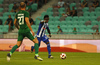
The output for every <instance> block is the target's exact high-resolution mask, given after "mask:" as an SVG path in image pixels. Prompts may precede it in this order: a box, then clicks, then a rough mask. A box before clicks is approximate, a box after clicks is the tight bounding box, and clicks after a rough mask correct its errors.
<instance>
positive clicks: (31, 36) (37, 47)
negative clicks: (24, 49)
mask: <svg viewBox="0 0 100 65" xmlns="http://www.w3.org/2000/svg"><path fill="white" fill-rule="evenodd" d="M26 36H27V37H28V38H29V39H30V40H32V41H33V42H34V43H35V44H34V49H35V59H38V60H40V61H42V60H43V59H42V58H40V57H39V55H38V52H39V45H38V40H37V37H36V38H34V37H33V35H32V34H31V33H30V32H28V33H27V34H26Z"/></svg>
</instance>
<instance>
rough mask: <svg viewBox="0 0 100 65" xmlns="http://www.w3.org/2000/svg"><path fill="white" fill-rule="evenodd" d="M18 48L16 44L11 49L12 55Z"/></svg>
mask: <svg viewBox="0 0 100 65" xmlns="http://www.w3.org/2000/svg"><path fill="white" fill-rule="evenodd" d="M17 48H18V46H17V45H15V46H14V47H13V48H12V49H11V51H10V55H12V54H13V53H14V51H15V50H16V49H17Z"/></svg>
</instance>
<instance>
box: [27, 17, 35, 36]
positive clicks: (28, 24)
mask: <svg viewBox="0 0 100 65" xmlns="http://www.w3.org/2000/svg"><path fill="white" fill-rule="evenodd" d="M25 21H26V24H27V26H28V27H29V29H30V31H31V32H32V34H33V36H34V32H33V30H32V28H31V25H30V22H29V18H28V17H25Z"/></svg>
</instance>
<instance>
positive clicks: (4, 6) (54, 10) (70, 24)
mask: <svg viewBox="0 0 100 65" xmlns="http://www.w3.org/2000/svg"><path fill="white" fill-rule="evenodd" d="M9 1H10V2H9ZM21 1H24V0H17V1H13V0H0V19H2V21H3V24H4V21H5V20H6V19H7V16H8V15H11V17H12V18H13V19H14V16H15V13H12V12H10V11H11V9H12V7H13V3H14V2H16V3H17V5H18V6H19V4H18V3H19V2H21ZM58 1H59V0H56V3H55V4H51V6H52V7H49V8H48V9H46V11H44V12H42V13H39V14H41V16H37V17H36V18H35V22H36V24H35V25H32V29H33V30H34V31H35V32H37V28H38V25H39V22H40V20H43V16H44V15H49V17H50V19H49V27H50V30H51V32H52V34H56V33H57V26H58V25H60V27H61V29H62V30H63V32H64V33H63V34H73V33H71V32H73V28H76V30H77V34H86V33H88V32H91V33H90V34H91V35H92V33H95V32H96V28H94V27H95V26H96V25H97V26H98V25H99V23H100V17H99V16H100V6H99V7H96V8H94V7H89V6H91V5H92V4H93V2H92V1H93V0H87V2H88V7H84V8H82V7H81V3H82V2H83V0H63V1H64V2H65V3H66V6H65V5H64V6H63V7H61V8H59V7H57V4H58ZM98 1H99V0H98ZM68 6H69V7H70V10H72V7H75V10H77V16H73V17H72V16H69V15H68V16H63V15H62V14H67V13H68V12H67V8H68ZM31 7H32V11H33V12H34V11H35V12H37V11H38V4H37V3H33V4H32V5H31ZM88 21H90V22H88ZM0 27H1V26H0ZM34 27H37V28H34ZM98 28H99V29H98V30H100V26H99V27H98ZM6 29H7V28H6ZM0 32H4V30H3V29H2V28H0ZM5 32H7V31H5Z"/></svg>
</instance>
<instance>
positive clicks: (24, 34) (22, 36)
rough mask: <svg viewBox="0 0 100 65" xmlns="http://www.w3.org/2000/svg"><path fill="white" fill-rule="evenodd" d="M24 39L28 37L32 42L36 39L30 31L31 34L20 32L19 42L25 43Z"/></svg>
mask: <svg viewBox="0 0 100 65" xmlns="http://www.w3.org/2000/svg"><path fill="white" fill-rule="evenodd" d="M24 37H27V38H28V39H30V40H33V39H34V37H33V35H32V34H31V32H30V31H29V32H23V33H21V32H18V40H17V41H23V39H24Z"/></svg>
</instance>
